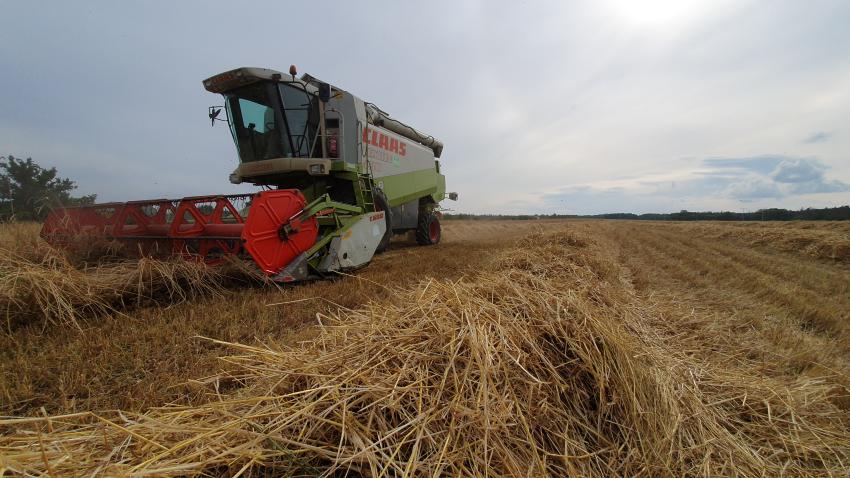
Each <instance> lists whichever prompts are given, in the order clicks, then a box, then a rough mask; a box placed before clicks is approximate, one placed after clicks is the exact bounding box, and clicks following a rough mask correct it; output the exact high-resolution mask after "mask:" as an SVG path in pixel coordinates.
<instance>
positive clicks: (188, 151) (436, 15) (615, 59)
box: [0, 0, 850, 214]
mask: <svg viewBox="0 0 850 478" xmlns="http://www.w3.org/2000/svg"><path fill="white" fill-rule="evenodd" d="M848 25H850V2H848V1H846V0H837V1H829V0H810V1H805V2H803V1H798V0H773V1H755V0H734V1H733V0H645V1H639V0H595V1H551V2H544V1H541V2H533V1H511V2H497V1H487V2H485V1H471V0H470V1H429V2H399V1H389V0H388V1H381V2H378V1H375V2H370V1H364V2H343V1H340V2H321V1H312V2H281V1H270V2H220V1H203V2H201V1H181V2H164V1H163V2H156V1H148V2H136V1H121V2H114V1H90V2H58V1H57V2H41V1H33V2H12V1H3V2H0V95H2V96H0V97H2V102H0V155H3V156H5V155H10V154H11V155H14V156H17V157H32V158H33V159H34V160H35V161H36V162H38V163H39V164H41V165H42V166H45V167H56V168H57V169H58V170H59V173H60V175H61V176H64V177H69V178H71V179H73V180H74V181H76V182H77V184H78V186H79V188H78V190H77V193H78V194H80V195H82V194H91V193H96V194H97V195H98V199H99V200H102V201H116V200H118V201H123V200H135V199H146V198H160V197H167V198H176V197H182V196H191V195H201V194H216V193H231V192H240V191H246V190H250V188H249V187H248V186H246V185H240V186H234V185H231V184H230V183H229V182H228V175H229V173H230V172H231V171H232V170H233V169H234V168H235V167H236V165H237V158H236V152H235V148H234V146H233V144H232V141H231V137H230V134H229V133H228V131H227V129H226V127H223V124H220V125H217V126H216V127H213V128H211V127H210V123H209V119H208V118H207V107H208V106H210V105H218V104H221V99H220V97H219V96H216V95H213V94H211V93H208V92H207V91H205V90H204V89H203V87H202V85H201V80H203V79H204V78H207V77H209V76H212V75H214V74H216V73H220V72H223V71H226V70H229V69H232V68H237V67H241V66H256V67H264V68H272V69H277V70H281V71H287V70H288V68H289V65H290V64H295V65H297V67H298V70H299V74H300V73H310V74H311V75H313V76H316V77H318V78H321V79H323V80H325V81H327V82H329V83H333V84H335V85H338V86H339V87H341V88H343V89H346V90H348V91H350V92H352V93H353V94H355V95H357V96H360V97H361V98H363V99H365V100H367V101H371V102H374V103H376V104H377V105H379V106H380V107H381V108H382V109H384V110H385V111H387V112H389V113H390V114H391V115H392V116H394V117H396V118H399V119H400V120H402V121H404V122H406V123H409V124H411V125H413V126H415V127H417V128H418V129H420V130H422V131H425V132H427V133H429V134H432V135H434V136H436V137H437V138H439V139H440V140H442V141H443V143H444V144H445V149H444V152H443V156H442V158H441V169H442V171H443V173H444V174H445V175H446V177H447V185H448V189H449V190H450V191H456V192H458V193H459V196H460V198H459V200H458V201H457V202H456V203H453V202H449V201H447V202H446V203H445V204H444V206H446V207H447V208H449V209H451V210H454V211H457V212H470V213H503V214H516V213H532V214H536V213H543V214H551V213H562V214H598V213H606V212H633V213H645V212H670V211H679V210H682V209H687V210H691V211H698V210H731V211H754V210H757V209H759V208H764V207H785V208H791V209H798V208H801V207H824V206H838V205H846V204H848V203H850V28H849V27H848Z"/></svg>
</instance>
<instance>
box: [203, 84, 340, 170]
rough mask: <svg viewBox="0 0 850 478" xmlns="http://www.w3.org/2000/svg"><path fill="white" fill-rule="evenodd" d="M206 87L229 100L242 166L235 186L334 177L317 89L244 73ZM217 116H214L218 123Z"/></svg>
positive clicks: (232, 130) (228, 110)
mask: <svg viewBox="0 0 850 478" xmlns="http://www.w3.org/2000/svg"><path fill="white" fill-rule="evenodd" d="M204 87H205V88H206V89H207V90H208V91H210V92H213V93H220V94H221V95H222V96H224V101H225V103H224V108H225V110H226V112H227V122H228V124H229V126H230V132H231V134H232V136H233V142H234V144H235V145H236V150H237V153H238V154H239V162H240V165H239V167H238V168H236V170H235V171H234V172H233V174H232V175H231V182H234V183H241V182H243V181H247V182H251V183H255V184H269V185H278V186H282V185H289V184H291V183H292V181H293V180H300V181H306V180H308V177H309V176H316V175H327V174H328V173H329V172H330V169H331V161H330V160H331V158H329V157H328V155H327V151H326V149H325V148H323V145H322V141H321V137H322V136H327V134H324V135H323V132H322V131H321V128H320V121H321V114H320V111H319V110H320V104H319V97H318V95H317V88H315V87H314V86H313V85H310V84H308V83H305V82H303V81H300V80H298V79H296V78H295V77H294V76H293V75H287V74H284V73H281V72H278V71H275V70H268V69H263V68H238V69H236V70H231V71H227V72H224V73H221V74H219V75H216V76H213V77H211V78H208V79H206V80H204ZM217 113H218V112H217V111H212V110H211V114H210V118H212V119H213V121H215V119H216V118H215V116H216V115H217Z"/></svg>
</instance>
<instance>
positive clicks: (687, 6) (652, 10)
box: [605, 0, 711, 27]
mask: <svg viewBox="0 0 850 478" xmlns="http://www.w3.org/2000/svg"><path fill="white" fill-rule="evenodd" d="M605 3H606V4H607V6H608V7H609V8H610V9H611V10H612V13H614V15H615V16H617V17H620V18H621V19H622V20H623V21H625V22H628V23H630V24H633V25H635V26H647V27H659V26H666V25H670V24H675V23H678V22H684V21H687V20H690V19H691V18H693V17H696V16H698V15H699V14H700V13H701V12H703V11H704V10H705V7H706V6H708V5H709V4H710V3H711V2H709V1H706V0H607V1H606V2H605Z"/></svg>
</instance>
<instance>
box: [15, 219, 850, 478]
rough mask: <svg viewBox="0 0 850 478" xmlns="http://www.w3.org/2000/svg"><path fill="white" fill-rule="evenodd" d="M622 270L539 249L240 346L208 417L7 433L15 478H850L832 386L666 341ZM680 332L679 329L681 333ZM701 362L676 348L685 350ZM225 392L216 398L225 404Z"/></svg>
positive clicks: (589, 252) (74, 421)
mask: <svg viewBox="0 0 850 478" xmlns="http://www.w3.org/2000/svg"><path fill="white" fill-rule="evenodd" d="M610 254H611V253H610V252H609V251H607V250H606V249H605V248H603V247H601V246H599V245H597V244H596V243H594V241H592V240H591V239H589V238H587V237H583V236H580V235H576V234H574V233H570V232H566V233H558V234H551V235H545V236H543V235H537V236H534V237H531V238H529V239H528V240H526V241H525V242H523V243H520V244H519V245H518V247H517V248H516V249H515V250H512V251H511V252H509V253H506V254H503V255H501V256H499V257H497V258H495V259H494V262H493V264H492V266H491V267H490V268H489V270H487V271H484V272H482V273H481V274H480V275H478V276H476V277H474V278H472V279H468V280H461V281H457V282H448V281H436V280H432V281H426V282H423V283H422V284H421V285H420V286H418V287H417V288H414V289H412V290H409V291H405V292H400V293H399V294H398V295H397V297H396V298H395V299H394V300H390V301H384V302H381V303H372V304H370V305H368V306H366V307H364V308H361V309H358V310H341V311H339V312H338V313H336V314H334V315H332V316H322V317H319V319H320V322H321V324H323V325H322V327H321V333H320V334H319V336H318V337H317V338H316V339H315V340H312V341H310V342H306V343H303V344H300V345H299V346H297V347H294V348H277V349H272V348H264V347H252V346H244V345H237V344H228V345H230V346H231V347H232V348H233V350H234V353H235V354H236V355H233V356H231V357H228V358H226V359H225V360H226V361H227V362H228V367H227V368H228V369H231V370H233V369H237V370H240V372H231V373H228V374H221V375H219V376H216V377H211V378H210V379H208V380H205V382H207V383H215V384H216V388H215V390H221V389H223V388H230V389H233V388H234V387H235V391H234V392H232V393H230V394H224V395H218V394H214V395H211V401H210V402H209V403H208V404H207V405H204V406H199V407H166V408H157V409H152V410H150V411H148V412H147V413H145V414H142V415H128V414H120V413H119V414H110V415H108V416H107V415H94V414H82V415H75V416H68V417H55V418H52V419H49V420H48V419H23V420H7V421H4V422H2V426H5V429H6V430H5V434H4V435H3V436H2V437H0V452H2V456H3V457H5V458H3V459H4V460H5V462H3V463H0V468H2V467H3V466H5V467H6V469H7V470H10V471H15V472H19V473H31V474H41V473H50V474H55V475H59V474H63V475H64V474H68V475H84V474H97V473H105V474H113V475H114V474H134V475H143V476H184V475H195V474H213V475H221V474H223V475H260V474H267V475H280V476H295V475H305V474H306V475H316V474H324V475H331V474H333V473H335V472H343V473H344V472H347V473H349V474H350V475H353V476H376V477H377V476H389V475H392V476H399V475H400V476H408V475H410V476H413V475H415V476H426V475H427V476H441V475H442V476H487V475H489V476H518V475H521V476H540V475H543V474H551V475H559V476H565V475H579V476H613V475H625V476H636V475H644V476H718V475H733V474H739V475H742V476H765V475H767V476H779V475H783V474H784V475H794V476H823V475H837V476H840V475H845V474H846V472H847V466H848V464H850V441H848V439H847V436H848V434H847V432H848V428H847V422H846V420H847V418H848V416H847V411H846V410H842V409H840V408H837V407H836V406H835V405H833V404H832V403H831V402H830V401H829V400H828V395H830V394H831V393H833V389H832V388H831V387H829V386H828V385H827V384H826V383H825V382H824V381H813V380H808V381H806V380H802V379H797V380H791V379H783V378H781V377H774V376H766V375H762V374H760V373H759V372H758V370H757V368H756V367H753V366H751V365H752V364H750V363H748V362H747V360H746V359H744V358H740V359H736V360H734V361H724V362H722V364H721V363H720V362H714V361H711V360H706V359H705V357H706V356H707V355H706V354H705V353H703V351H701V350H700V349H699V348H698V345H694V343H695V341H691V340H687V341H683V342H677V341H675V340H671V339H672V337H671V333H679V334H681V333H683V332H681V331H676V332H673V331H675V329H676V328H677V327H679V328H681V329H683V330H690V333H691V334H699V330H698V329H697V327H699V324H697V323H695V322H694V323H690V322H688V319H687V318H684V317H679V318H678V320H680V321H681V322H680V323H677V324H676V326H677V327H674V326H671V324H669V323H668V324H666V325H667V327H662V326H660V325H659V324H660V323H663V322H665V318H663V317H661V315H663V311H661V310H659V309H658V307H660V305H659V304H655V303H653V302H651V301H649V300H648V299H642V298H640V297H639V296H638V295H636V294H635V293H634V292H633V291H632V289H631V287H630V285H629V283H628V282H627V281H625V280H624V279H623V274H624V271H623V270H621V269H620V268H619V267H618V266H617V264H616V263H615V262H614V260H613V259H612V257H611V256H610ZM668 320H669V318H668ZM682 343H684V344H686V345H685V346H681V344H682ZM211 392H212V390H211Z"/></svg>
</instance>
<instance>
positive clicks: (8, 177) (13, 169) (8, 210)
mask: <svg viewBox="0 0 850 478" xmlns="http://www.w3.org/2000/svg"><path fill="white" fill-rule="evenodd" d="M57 174H58V173H57V171H56V168H50V169H45V168H42V167H41V166H39V165H38V164H37V163H36V162H35V161H33V160H32V158H27V159H20V158H16V157H14V156H12V155H9V156H8V157H2V156H0V219H2V220H8V219H10V218H15V219H22V220H42V219H44V218H45V217H46V216H47V214H48V213H49V212H50V210H51V209H52V208H55V207H59V206H77V205H85V204H92V203H93V202H94V201H95V199H96V198H97V195H96V194H91V195H88V196H82V197H73V196H71V191H73V190H74V189H76V188H77V185H76V184H75V183H74V181H71V180H70V179H66V178H60V177H58V176H57Z"/></svg>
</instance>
